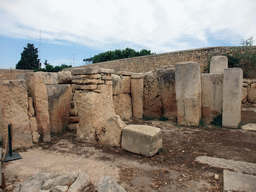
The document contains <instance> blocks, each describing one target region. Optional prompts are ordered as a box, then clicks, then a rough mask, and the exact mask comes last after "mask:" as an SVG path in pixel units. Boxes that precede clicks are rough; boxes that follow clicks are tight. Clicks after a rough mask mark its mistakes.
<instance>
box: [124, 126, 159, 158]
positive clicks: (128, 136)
mask: <svg viewBox="0 0 256 192" xmlns="http://www.w3.org/2000/svg"><path fill="white" fill-rule="evenodd" d="M161 147H162V132H161V129H159V128H156V127H152V126H146V125H128V126H127V127H125V128H124V129H123V133H122V148H123V149H125V150H127V151H130V152H133V153H137V154H142V155H145V156H147V157H151V156H153V155H155V154H156V153H157V152H158V150H159V149H160V148H161Z"/></svg>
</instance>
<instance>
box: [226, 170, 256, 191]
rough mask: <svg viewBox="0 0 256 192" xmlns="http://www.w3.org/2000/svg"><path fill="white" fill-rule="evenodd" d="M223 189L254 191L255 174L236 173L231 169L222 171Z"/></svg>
mask: <svg viewBox="0 0 256 192" xmlns="http://www.w3.org/2000/svg"><path fill="white" fill-rule="evenodd" d="M223 185H224V191H246V192H255V191H256V176H253V175H247V174H242V173H236V172H233V171H228V170H224V171H223Z"/></svg>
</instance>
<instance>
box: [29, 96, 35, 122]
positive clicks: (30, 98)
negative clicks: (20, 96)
mask: <svg viewBox="0 0 256 192" xmlns="http://www.w3.org/2000/svg"><path fill="white" fill-rule="evenodd" d="M28 116H29V117H34V116H35V110H34V106H33V98H32V97H28Z"/></svg>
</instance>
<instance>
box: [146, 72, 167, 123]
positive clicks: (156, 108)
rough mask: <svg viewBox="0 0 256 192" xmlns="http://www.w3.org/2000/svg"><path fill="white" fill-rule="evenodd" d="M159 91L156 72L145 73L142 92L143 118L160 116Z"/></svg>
mask: <svg viewBox="0 0 256 192" xmlns="http://www.w3.org/2000/svg"><path fill="white" fill-rule="evenodd" d="M162 107H163V105H162V102H161V91H160V86H159V79H158V75H157V71H156V70H155V71H149V72H147V73H145V77H144V90H143V114H144V116H145V117H151V118H159V117H161V116H162Z"/></svg>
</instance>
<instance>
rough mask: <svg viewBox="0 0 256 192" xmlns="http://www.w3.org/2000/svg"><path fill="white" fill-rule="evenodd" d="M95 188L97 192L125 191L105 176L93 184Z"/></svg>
mask: <svg viewBox="0 0 256 192" xmlns="http://www.w3.org/2000/svg"><path fill="white" fill-rule="evenodd" d="M95 188H96V190H97V191H98V192H106V191H111V192H125V191H126V190H125V189H124V188H123V187H122V186H120V185H118V184H117V182H116V181H115V180H114V179H113V178H112V177H111V176H106V177H103V178H101V179H99V181H98V182H97V183H96V184H95Z"/></svg>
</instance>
